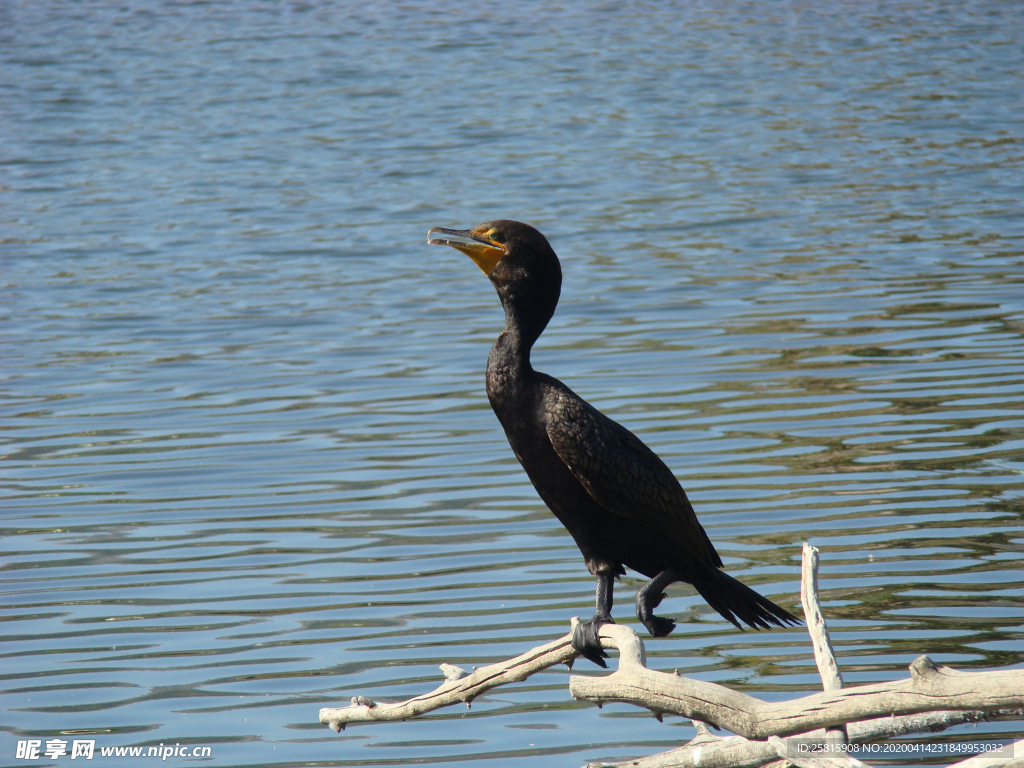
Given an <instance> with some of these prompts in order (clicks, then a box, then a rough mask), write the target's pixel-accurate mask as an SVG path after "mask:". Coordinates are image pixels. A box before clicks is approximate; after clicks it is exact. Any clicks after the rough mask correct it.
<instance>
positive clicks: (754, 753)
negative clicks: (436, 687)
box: [587, 710, 1024, 768]
mask: <svg viewBox="0 0 1024 768" xmlns="http://www.w3.org/2000/svg"><path fill="white" fill-rule="evenodd" d="M1021 714H1022V713H1021V712H1020V711H1017V710H1006V711H1002V712H953V711H943V712H928V713H925V714H920V715H905V716H903V717H880V718H876V719H873V720H864V721H862V722H859V723H851V724H850V725H849V736H850V742H851V743H853V744H868V743H871V742H875V741H881V740H882V739H888V738H893V737H895V736H904V735H906V734H910V733H929V732H931V733H934V732H938V731H942V730H945V729H946V728H950V727H952V726H954V725H962V724H964V723H978V722H982V721H985V720H992V719H997V718H1005V717H1019V716H1020V715H1021ZM698 731H699V732H698V735H697V737H696V738H695V739H693V740H692V741H690V742H689V743H688V744H686V745H685V746H682V747H678V748H676V749H672V750H669V751H668V752H661V753H659V754H657V755H650V756H649V757H638V758H634V759H632V760H626V761H624V762H618V763H591V764H590V765H588V766H587V768H757V766H762V765H766V764H771V763H773V762H775V763H778V764H779V765H782V764H783V763H784V762H788V761H782V760H779V759H778V750H777V748H776V747H775V746H774V745H772V744H770V743H769V742H767V741H751V740H750V739H745V738H743V737H742V736H715V735H712V734H710V733H708V731H707V730H706V729H704V730H703V732H700V729H698ZM782 741H783V743H784V744H785V747H786V750H787V752H788V753H796V752H798V747H799V745H800V744H801V743H809V742H815V743H826V732H825V730H824V729H818V730H815V731H810V732H809V733H801V734H798V735H795V736H790V737H789V738H786V739H783V740H782ZM1015 754H1017V755H1019V756H1024V749H1020V748H1018V749H1017V751H1016V752H1015ZM950 768H963V767H962V766H960V765H959V764H957V766H950ZM966 768H978V767H976V766H967V767H966ZM984 768H993V763H991V762H988V763H986V764H985V766H984ZM1002 768H1008V767H1007V766H1002Z"/></svg>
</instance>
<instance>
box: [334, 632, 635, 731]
mask: <svg viewBox="0 0 1024 768" xmlns="http://www.w3.org/2000/svg"><path fill="white" fill-rule="evenodd" d="M576 621H578V619H574V621H573V626H574V627H575V622H576ZM634 634H636V633H634ZM571 642H572V632H570V633H569V634H568V635H565V636H564V637H560V638H558V639H557V640H554V641H552V642H550V643H547V644H546V645H539V646H537V647H536V648H532V649H530V650H529V651H527V652H526V653H524V654H522V655H520V656H516V657H515V658H514V659H509V660H508V661H502V662H498V663H497V664H490V665H488V666H486V667H481V668H480V669H477V670H475V671H474V672H472V673H470V674H466V672H465V670H464V669H461V668H459V667H456V666H454V665H452V664H441V665H440V667H441V671H442V672H443V673H444V675H445V681H444V682H443V683H441V685H440V686H438V687H437V688H436V689H434V690H433V691H431V692H430V693H425V694H422V695H420V696H416V697H414V698H411V699H408V700H406V701H399V702H395V703H393V704H385V703H378V702H374V701H371V700H370V699H368V698H366V697H365V696H356V697H353V699H352V703H351V704H350V705H349V706H347V707H324V708H323V709H321V710H320V722H321V723H326V724H327V725H329V726H330V727H331V728H333V729H334V730H335V731H340V730H341V729H342V728H344V727H345V726H346V725H347V724H348V723H358V722H370V721H381V720H407V719H409V718H410V717H416V716H417V715H422V714H424V713H426V712H430V711H432V710H435V709H439V708H441V707H447V706H449V705H451V704H458V703H459V702H465V703H466V706H469V705H470V704H471V703H472V701H473V699H475V698H476V697H477V696H479V695H480V694H481V693H483V692H484V691H488V690H490V689H491V688H496V687H497V686H499V685H505V684H506V683H514V682H518V681H520V680H525V679H526V678H527V677H529V676H530V675H532V674H533V673H534V672H539V671H541V670H542V669H547V668H548V667H553V666H555V665H556V664H571V663H572V660H573V659H575V658H576V656H577V654H576V651H575V650H573V647H572V645H571ZM637 642H639V638H637ZM641 645H642V644H641Z"/></svg>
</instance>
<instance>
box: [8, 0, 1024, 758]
mask: <svg viewBox="0 0 1024 768" xmlns="http://www.w3.org/2000/svg"><path fill="white" fill-rule="evenodd" d="M1022 73H1024V6H1021V5H1020V4H1017V3H1009V2H977V3H971V2H968V3H957V4H942V3H919V4H914V5H910V6H899V5H893V4H851V3H838V2H830V3H825V4H816V5H803V4H796V3H775V4H749V3H738V2H736V3H733V2H726V3H697V4H690V5H686V6H679V7H672V8H661V9H657V8H650V7H646V6H632V5H630V6H621V5H596V4H591V5H574V6H572V7H568V8H550V7H548V6H546V5H545V4H540V3H527V4H525V5H519V6H517V7H515V8H513V6H511V5H507V4H500V3H499V4H492V5H490V6H477V5H470V4H463V3H450V4H375V5H373V6H369V7H366V6H363V5H357V4H350V5H344V4H342V5H319V4H302V3H291V4H283V3H256V2H247V3H217V4H207V3H171V2H167V3H156V2H127V3H118V4H112V3H102V2H94V3H88V4H83V3H63V2H48V1H47V0H43V1H42V2H23V3H18V2H11V3H4V4H0V238H2V239H0V304H2V310H0V311H2V315H0V360H2V363H0V381H2V384H0V396H2V398H3V400H2V405H0V418H2V428H3V433H2V435H0V438H2V439H3V441H4V442H3V446H2V447H0V452H2V458H0V461H2V466H0V487H2V494H3V496H2V501H0V505H2V507H0V508H2V513H0V515H2V517H0V520H2V523H0V524H2V526H3V535H4V539H3V544H2V546H3V551H2V554H0V590H2V592H3V598H4V599H3V603H2V604H3V606H4V607H3V608H2V609H0V618H2V622H3V623H2V625H0V626H2V627H3V629H2V631H0V658H2V662H0V678H2V688H0V713H2V714H0V765H26V764H29V763H27V762H26V761H24V760H17V759H16V758H15V747H16V743H17V741H18V740H26V739H40V740H43V741H45V740H47V739H52V738H66V739H68V740H71V739H74V738H89V739H94V740H95V741H96V745H97V749H99V748H100V747H101V746H108V747H109V746H127V745H138V744H143V745H151V744H160V743H164V744H175V743H181V744H199V745H210V746H212V755H213V757H212V760H208V761H207V762H210V763H212V764H215V765H224V766H234V765H247V766H292V765H307V764H317V765H332V766H333V765H337V766H353V765H404V764H410V763H422V764H441V763H449V762H459V763H460V764H468V765H488V766H496V765H521V764H524V763H525V762H526V758H528V760H529V764H530V765H531V766H532V765H538V766H566V765H578V764H580V763H583V762H586V761H590V760H599V759H605V760H612V759H620V760H621V759H625V758H628V757H634V756H638V755H644V754H650V753H653V752H657V751H660V750H662V749H667V748H670V747H673V746H677V745H678V744H679V743H681V742H682V741H685V740H687V739H689V738H690V737H692V735H693V733H694V731H693V729H692V727H691V726H690V724H689V722H688V721H686V720H683V719H681V718H666V720H665V723H663V724H662V723H658V722H657V721H656V720H654V719H652V718H650V717H649V716H648V713H646V712H645V711H636V710H635V709H634V708H630V707H627V706H624V705H622V706H619V705H616V706H611V705H609V706H606V707H605V708H604V709H602V710H598V709H596V708H594V707H592V706H591V705H587V704H581V703H577V702H574V701H573V700H572V698H571V697H570V696H569V694H568V690H567V681H568V678H567V673H566V672H565V670H564V668H563V669H552V670H549V671H548V672H546V673H544V674H540V675H537V676H536V677H534V678H531V679H530V680H529V681H527V682H525V683H521V684H517V685H514V686H510V687H508V688H505V689H500V690H497V691H494V692H492V693H490V694H488V695H486V696H483V697H480V698H479V699H477V700H476V702H474V705H473V709H472V710H471V711H468V712H467V711H466V710H465V709H464V708H462V709H457V708H452V709H450V710H440V711H438V712H436V713H434V714H433V715H430V716H427V717H425V718H423V719H422V720H418V721H409V722H405V723H386V724H377V725H365V726H353V727H350V728H349V729H348V730H346V731H345V732H344V733H342V734H340V735H336V734H334V733H333V732H331V731H330V730H328V729H327V728H325V727H324V726H322V725H320V724H319V723H318V721H317V716H318V711H319V709H320V707H322V706H330V705H343V704H345V703H347V702H348V700H349V698H350V697H351V696H354V695H357V694H362V695H367V696H370V697H372V698H375V699H381V700H395V699H399V698H404V697H407V696H412V695H416V694H418V693H422V692H425V691H427V690H430V689H432V688H434V687H435V686H436V685H437V684H438V683H439V682H440V680H441V675H440V672H439V671H438V670H437V665H438V664H439V663H441V662H451V663H455V664H458V665H460V666H463V667H466V668H467V669H468V668H470V667H471V666H472V665H482V664H487V663H490V662H493V661H496V660H498V659H502V658H508V657H511V656H513V655H516V654H518V653H520V652H522V651H524V650H526V649H527V648H529V647H531V646H533V645H537V644H540V643H543V642H546V641H548V640H550V639H553V638H555V637H558V636H560V635H562V634H564V633H565V632H566V631H567V628H568V619H569V617H570V616H572V615H581V616H585V615H587V614H589V613H590V612H591V611H592V601H593V582H592V579H591V578H590V577H589V575H588V574H587V572H586V569H585V567H584V566H583V564H582V561H581V558H580V557H579V553H578V551H577V550H576V549H575V547H574V545H573V543H572V541H571V539H570V538H569V537H568V535H567V534H566V533H565V532H564V531H563V530H562V529H561V527H560V526H559V525H558V523H557V521H555V520H554V518H553V517H552V516H551V515H550V514H549V513H548V512H547V511H546V510H545V509H544V508H543V505H542V504H541V503H540V502H539V500H538V499H537V497H536V495H535V493H534V491H533V489H532V488H531V487H530V485H529V484H528V482H527V480H526V477H525V475H524V474H523V472H522V470H521V469H520V468H519V466H518V464H516V462H515V460H514V458H513V457H512V455H511V451H510V450H509V448H508V445H507V443H506V442H505V439H504V436H503V434H502V432H501V428H500V426H499V425H498V423H497V421H496V419H495V418H494V416H493V414H492V413H491V411H490V409H489V407H488V404H487V401H486V397H485V395H484V392H483V368H484V364H485V361H486V356H487V351H488V349H489V346H490V344H491V343H492V341H493V339H494V337H495V336H496V334H497V333H498V331H499V329H500V325H501V317H502V315H501V310H500V306H499V305H498V302H497V298H496V296H495V295H494V292H493V289H492V288H491V286H490V285H489V284H488V282H487V280H486V279H485V278H484V277H483V276H482V275H481V274H480V272H479V271H478V270H477V269H476V267H475V266H474V265H473V264H472V263H470V262H469V261H468V260H467V259H465V258H464V257H463V256H461V255H460V254H459V253H457V252H455V251H453V250H450V249H441V248H433V247H428V246H427V245H426V244H425V235H426V231H427V229H428V228H429V227H431V226H435V225H440V226H458V227H465V226H471V225H473V224H476V223H479V222H481V221H485V220H487V219H491V218H499V217H507V218H516V219H521V220H524V221H528V222H530V223H532V224H534V225H535V226H537V227H538V228H540V229H541V230H542V231H543V232H545V233H546V234H547V235H548V237H549V239H550V240H551V242H552V244H553V245H554V247H555V249H556V251H558V253H559V254H560V256H561V258H562V264H563V271H564V287H563V293H562V301H561V305H560V307H559V310H558V313H557V314H556V316H555V318H554V320H553V321H552V324H551V326H550V327H549V329H548V331H547V332H546V333H545V335H544V337H543V338H542V340H541V343H540V344H539V346H538V349H537V350H536V352H535V355H534V364H535V365H536V366H537V367H538V368H539V369H540V370H544V371H547V372H549V373H551V374H553V375H555V376H558V377H559V378H561V379H563V380H564V381H565V382H566V383H568V384H569V385H570V386H571V387H573V388H574V389H575V390H576V391H577V392H579V393H580V394H582V395H583V396H585V397H587V398H588V399H590V400H591V401H592V402H593V403H594V404H595V405H597V406H598V407H600V408H601V409H602V410H604V411H605V412H607V413H609V414H610V415H612V416H614V417H615V418H616V419H618V420H620V421H622V422H623V423H625V424H626V425H627V426H629V427H630V428H631V429H633V430H634V431H635V432H637V434H639V435H640V436H641V437H642V438H643V439H644V440H645V441H646V442H648V444H649V445H651V447H652V448H654V449H655V450H656V451H657V452H658V453H659V454H660V455H661V456H662V457H663V458H664V459H665V460H666V462H667V463H668V464H669V466H671V467H672V468H673V470H674V471H675V472H676V473H677V475H678V476H679V477H680V479H681V480H682V481H683V483H684V485H685V487H686V488H687V490H688V492H689V494H690V497H691V499H692V500H693V502H694V504H695V507H696V509H697V512H698V514H699V516H700V518H701V520H702V522H703V523H704V525H705V527H706V528H707V530H708V532H709V534H710V536H711V538H712V540H713V541H714V542H715V543H716V546H717V547H718V549H719V551H720V552H721V553H722V555H723V559H724V560H725V561H726V565H727V568H728V570H729V571H730V573H733V574H734V575H737V576H738V577H740V578H742V579H743V580H744V581H745V582H747V583H749V584H751V585H752V586H756V587H757V588H758V589H759V590H760V591H762V592H764V593H765V594H767V595H769V596H770V597H772V598H773V599H775V600H777V601H779V602H781V603H782V604H783V605H786V606H788V607H790V608H793V607H794V606H795V605H796V604H797V599H798V579H799V552H800V543H801V542H802V541H805V540H809V541H811V542H812V543H813V544H815V545H816V546H818V547H820V548H821V551H822V590H823V599H824V601H825V613H826V617H827V618H828V620H829V622H830V626H831V627H832V630H833V641H834V643H835V645H836V646H837V651H838V653H839V655H840V662H841V664H842V667H843V671H844V675H845V677H846V680H847V683H848V684H855V683H859V682H867V681H875V680H883V679H894V678H897V677H902V676H905V675H906V665H907V664H908V663H909V662H910V661H911V660H912V659H913V658H915V657H916V656H918V655H920V654H921V653H928V654H930V655H931V656H932V658H934V659H936V660H937V661H940V662H942V663H946V664H950V665H953V666H956V667H958V668H961V669H971V668H992V667H1001V666H1011V665H1016V666H1020V665H1021V664H1024V643H1022V639H1024V572H1022V563H1024V534H1022V530H1021V518H1022V515H1024V459H1022V456H1024V394H1022V393H1024V338H1022V335H1024V247H1022V238H1024V218H1022V216H1021V210H1022V203H1024V186H1022V184H1021V178H1024V175H1022V166H1024V162H1022V160H1024V156H1022V146H1024V75H1022ZM640 583H641V582H640V580H639V579H638V578H637V577H636V575H635V574H630V575H629V576H628V577H627V578H625V579H623V582H622V584H621V585H620V586H619V588H618V594H617V602H618V605H617V607H616V616H617V618H618V619H619V620H620V621H623V622H630V621H632V616H631V614H632V610H631V605H630V603H631V591H632V590H635V589H636V588H637V587H638V586H639V584H640ZM660 612H661V613H662V614H664V615H667V616H674V617H676V618H677V619H678V620H679V628H678V629H677V630H676V632H675V633H674V634H673V635H672V636H671V637H669V638H666V639H661V640H651V641H649V642H648V643H647V647H648V653H649V658H650V665H651V666H652V667H653V668H658V669H679V671H680V672H681V673H683V674H689V675H692V676H695V677H699V678H702V679H706V680H714V681H718V682H723V683H727V684H729V685H732V686H734V687H738V688H741V689H743V690H747V691H751V692H755V693H758V694H759V695H763V696H766V697H770V698H785V697H790V696H797V695H799V694H801V693H804V692H809V691H814V690H817V689H818V688H819V686H820V682H819V679H818V677H817V674H816V673H815V671H814V665H813V658H812V655H811V649H810V644H809V642H808V640H807V636H806V632H805V631H804V630H803V629H800V628H795V629H789V630H781V631H774V632H771V633H752V632H747V633H741V632H738V631H735V630H734V629H733V628H732V626H731V625H729V624H727V623H726V622H724V621H723V620H722V619H721V618H720V617H718V616H717V615H716V614H713V613H712V612H711V611H710V609H709V608H708V607H707V606H706V605H704V603H703V602H702V601H700V599H699V598H697V597H696V596H695V595H694V594H693V592H692V591H691V590H690V589H689V588H687V587H685V586H682V585H677V586H674V587H672V588H671V589H670V592H669V600H667V601H666V603H665V604H664V605H663V607H662V608H661V610H660ZM634 626H636V625H635V624H634ZM584 667H585V663H582V662H581V663H580V665H579V666H578V667H577V671H579V670H581V669H583V668H584ZM583 671H587V670H585V669H583ZM1019 727H1020V726H1019V723H1016V724H1015V723H997V724H993V725H989V726H984V727H982V728H981V729H973V728H960V729H954V730H953V731H952V732H951V733H950V734H945V735H943V736H932V737H930V738H933V739H936V738H950V739H954V740H959V739H975V738H980V737H981V736H985V735H989V734H991V733H1015V732H1017V731H1018V730H1019ZM62 734H63V735H62ZM68 759H69V758H67V757H62V758H60V760H59V761H56V762H58V763H60V764H64V763H66V762H67V761H68ZM96 759H97V762H99V763H101V764H102V760H101V759H100V758H99V756H98V755H97V758H96ZM47 762H54V761H47ZM110 762H111V763H119V764H120V763H123V762H124V761H123V760H121V761H118V760H113V759H111V760H110ZM171 762H173V761H171ZM71 764H74V763H71Z"/></svg>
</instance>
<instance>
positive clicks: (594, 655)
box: [572, 616, 615, 669]
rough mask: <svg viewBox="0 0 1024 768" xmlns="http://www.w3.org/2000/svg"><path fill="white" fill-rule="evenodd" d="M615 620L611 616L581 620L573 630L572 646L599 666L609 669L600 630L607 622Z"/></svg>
mask: <svg viewBox="0 0 1024 768" xmlns="http://www.w3.org/2000/svg"><path fill="white" fill-rule="evenodd" d="M614 623H615V621H614V620H613V619H612V618H611V617H610V616H609V617H607V618H606V617H602V616H595V617H594V618H592V619H591V620H590V621H586V622H583V621H581V622H580V623H579V624H577V625H576V628H575V629H574V630H573V632H572V647H573V648H575V649H576V651H578V652H579V654H580V655H581V656H583V658H585V659H589V660H590V661H592V662H594V663H595V664H597V666H599V667H603V668H604V669H608V665H607V664H606V663H605V659H607V658H608V654H607V653H605V652H604V649H603V648H602V647H601V638H600V636H599V634H598V633H599V632H600V630H601V627H602V626H603V625H605V624H614Z"/></svg>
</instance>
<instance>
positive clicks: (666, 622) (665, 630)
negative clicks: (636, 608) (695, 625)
mask: <svg viewBox="0 0 1024 768" xmlns="http://www.w3.org/2000/svg"><path fill="white" fill-rule="evenodd" d="M644 626H645V627H647V631H648V632H650V633H651V637H667V636H668V635H670V634H671V633H672V630H673V629H675V628H676V623H675V621H673V620H672V619H666V618H664V617H662V616H655V615H654V614H651V615H650V616H649V617H648V618H647V620H646V621H644Z"/></svg>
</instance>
